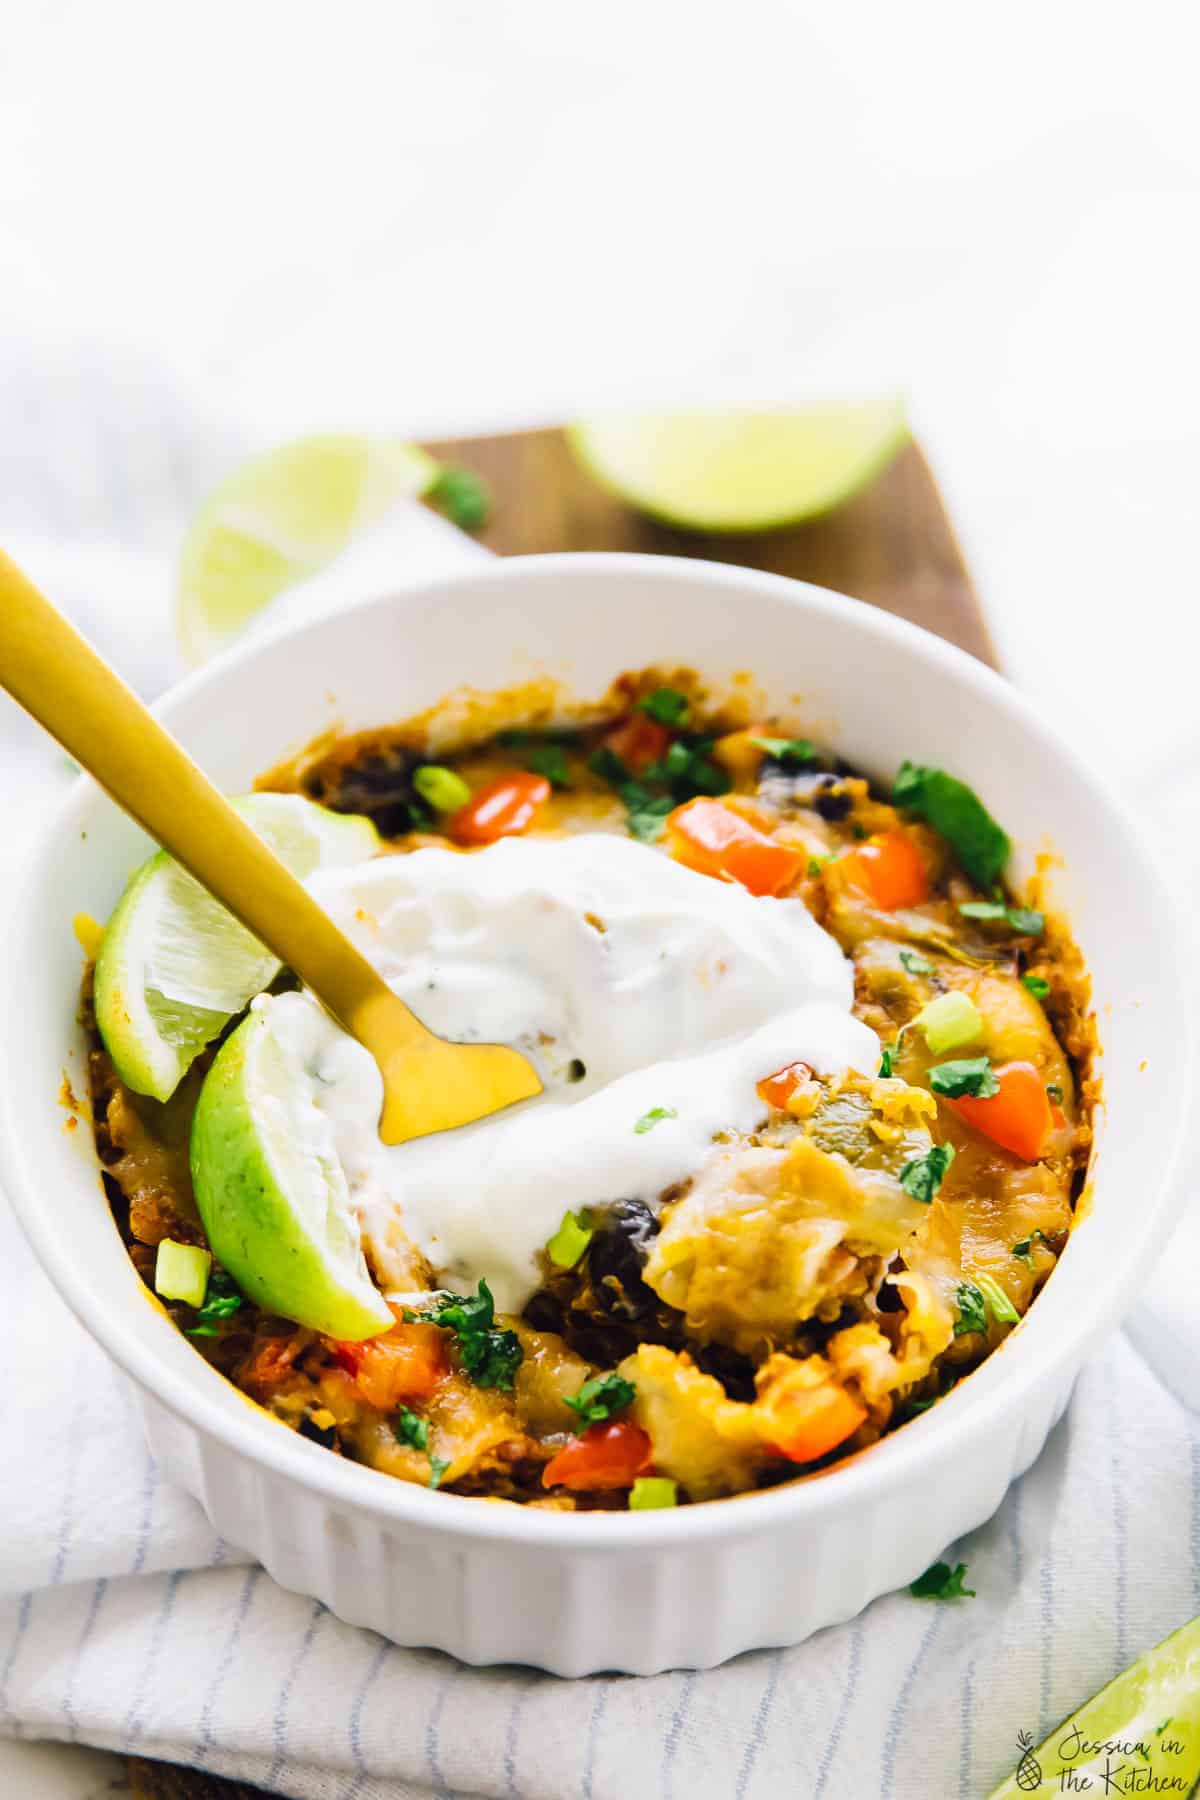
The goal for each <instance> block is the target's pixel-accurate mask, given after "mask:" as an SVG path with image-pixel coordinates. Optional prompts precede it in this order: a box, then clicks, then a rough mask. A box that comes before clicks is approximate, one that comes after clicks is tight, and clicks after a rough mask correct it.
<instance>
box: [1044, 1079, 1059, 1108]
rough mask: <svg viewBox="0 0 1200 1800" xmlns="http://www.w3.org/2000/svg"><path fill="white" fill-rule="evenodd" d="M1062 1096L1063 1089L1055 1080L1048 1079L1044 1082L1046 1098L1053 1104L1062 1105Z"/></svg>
mask: <svg viewBox="0 0 1200 1800" xmlns="http://www.w3.org/2000/svg"><path fill="white" fill-rule="evenodd" d="M1062 1097H1063V1091H1062V1089H1061V1088H1060V1087H1059V1085H1058V1083H1057V1081H1048V1082H1047V1083H1046V1098H1047V1100H1053V1102H1054V1104H1055V1106H1061V1105H1062Z"/></svg>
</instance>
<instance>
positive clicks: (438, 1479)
mask: <svg viewBox="0 0 1200 1800" xmlns="http://www.w3.org/2000/svg"><path fill="white" fill-rule="evenodd" d="M449 1467H450V1459H449V1457H445V1456H431V1457H430V1458H429V1485H430V1487H431V1488H435V1487H441V1485H442V1476H443V1475H444V1474H445V1473H446V1470H447V1469H448V1468H449Z"/></svg>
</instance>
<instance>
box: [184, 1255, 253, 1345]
mask: <svg viewBox="0 0 1200 1800" xmlns="http://www.w3.org/2000/svg"><path fill="white" fill-rule="evenodd" d="M242 1304H243V1301H242V1296H241V1294H239V1293H238V1290H237V1288H236V1287H235V1286H234V1285H233V1279H232V1277H231V1276H229V1275H227V1274H226V1273H225V1271H224V1269H214V1270H213V1272H212V1274H211V1275H210V1276H209V1278H208V1293H207V1294H206V1296H205V1300H204V1304H203V1306H200V1307H197V1309H196V1323H195V1324H194V1325H189V1326H188V1327H187V1333H186V1335H187V1336H188V1337H220V1335H221V1332H220V1328H219V1326H220V1321H221V1320H222V1319H231V1318H232V1317H233V1315H234V1313H235V1312H239V1311H240V1310H241V1307H242Z"/></svg>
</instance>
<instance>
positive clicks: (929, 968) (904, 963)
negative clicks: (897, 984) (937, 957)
mask: <svg viewBox="0 0 1200 1800" xmlns="http://www.w3.org/2000/svg"><path fill="white" fill-rule="evenodd" d="M900 967H901V968H902V969H907V970H908V972H909V974H910V975H932V974H933V964H932V963H931V962H926V960H925V958H924V957H923V956H918V955H917V953H916V951H915V950H902V951H901V952H900Z"/></svg>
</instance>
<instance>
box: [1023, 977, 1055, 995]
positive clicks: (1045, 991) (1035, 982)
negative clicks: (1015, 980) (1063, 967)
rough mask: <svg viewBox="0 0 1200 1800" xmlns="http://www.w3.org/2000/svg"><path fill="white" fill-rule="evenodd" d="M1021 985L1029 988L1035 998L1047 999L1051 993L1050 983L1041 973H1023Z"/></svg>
mask: <svg viewBox="0 0 1200 1800" xmlns="http://www.w3.org/2000/svg"><path fill="white" fill-rule="evenodd" d="M1021 986H1022V987H1023V988H1027V989H1028V990H1029V992H1030V993H1031V994H1032V995H1033V997H1034V999H1035V1000H1045V999H1046V998H1047V996H1048V995H1049V993H1050V983H1049V982H1048V981H1046V980H1044V979H1043V977H1042V976H1041V975H1022V977H1021Z"/></svg>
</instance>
